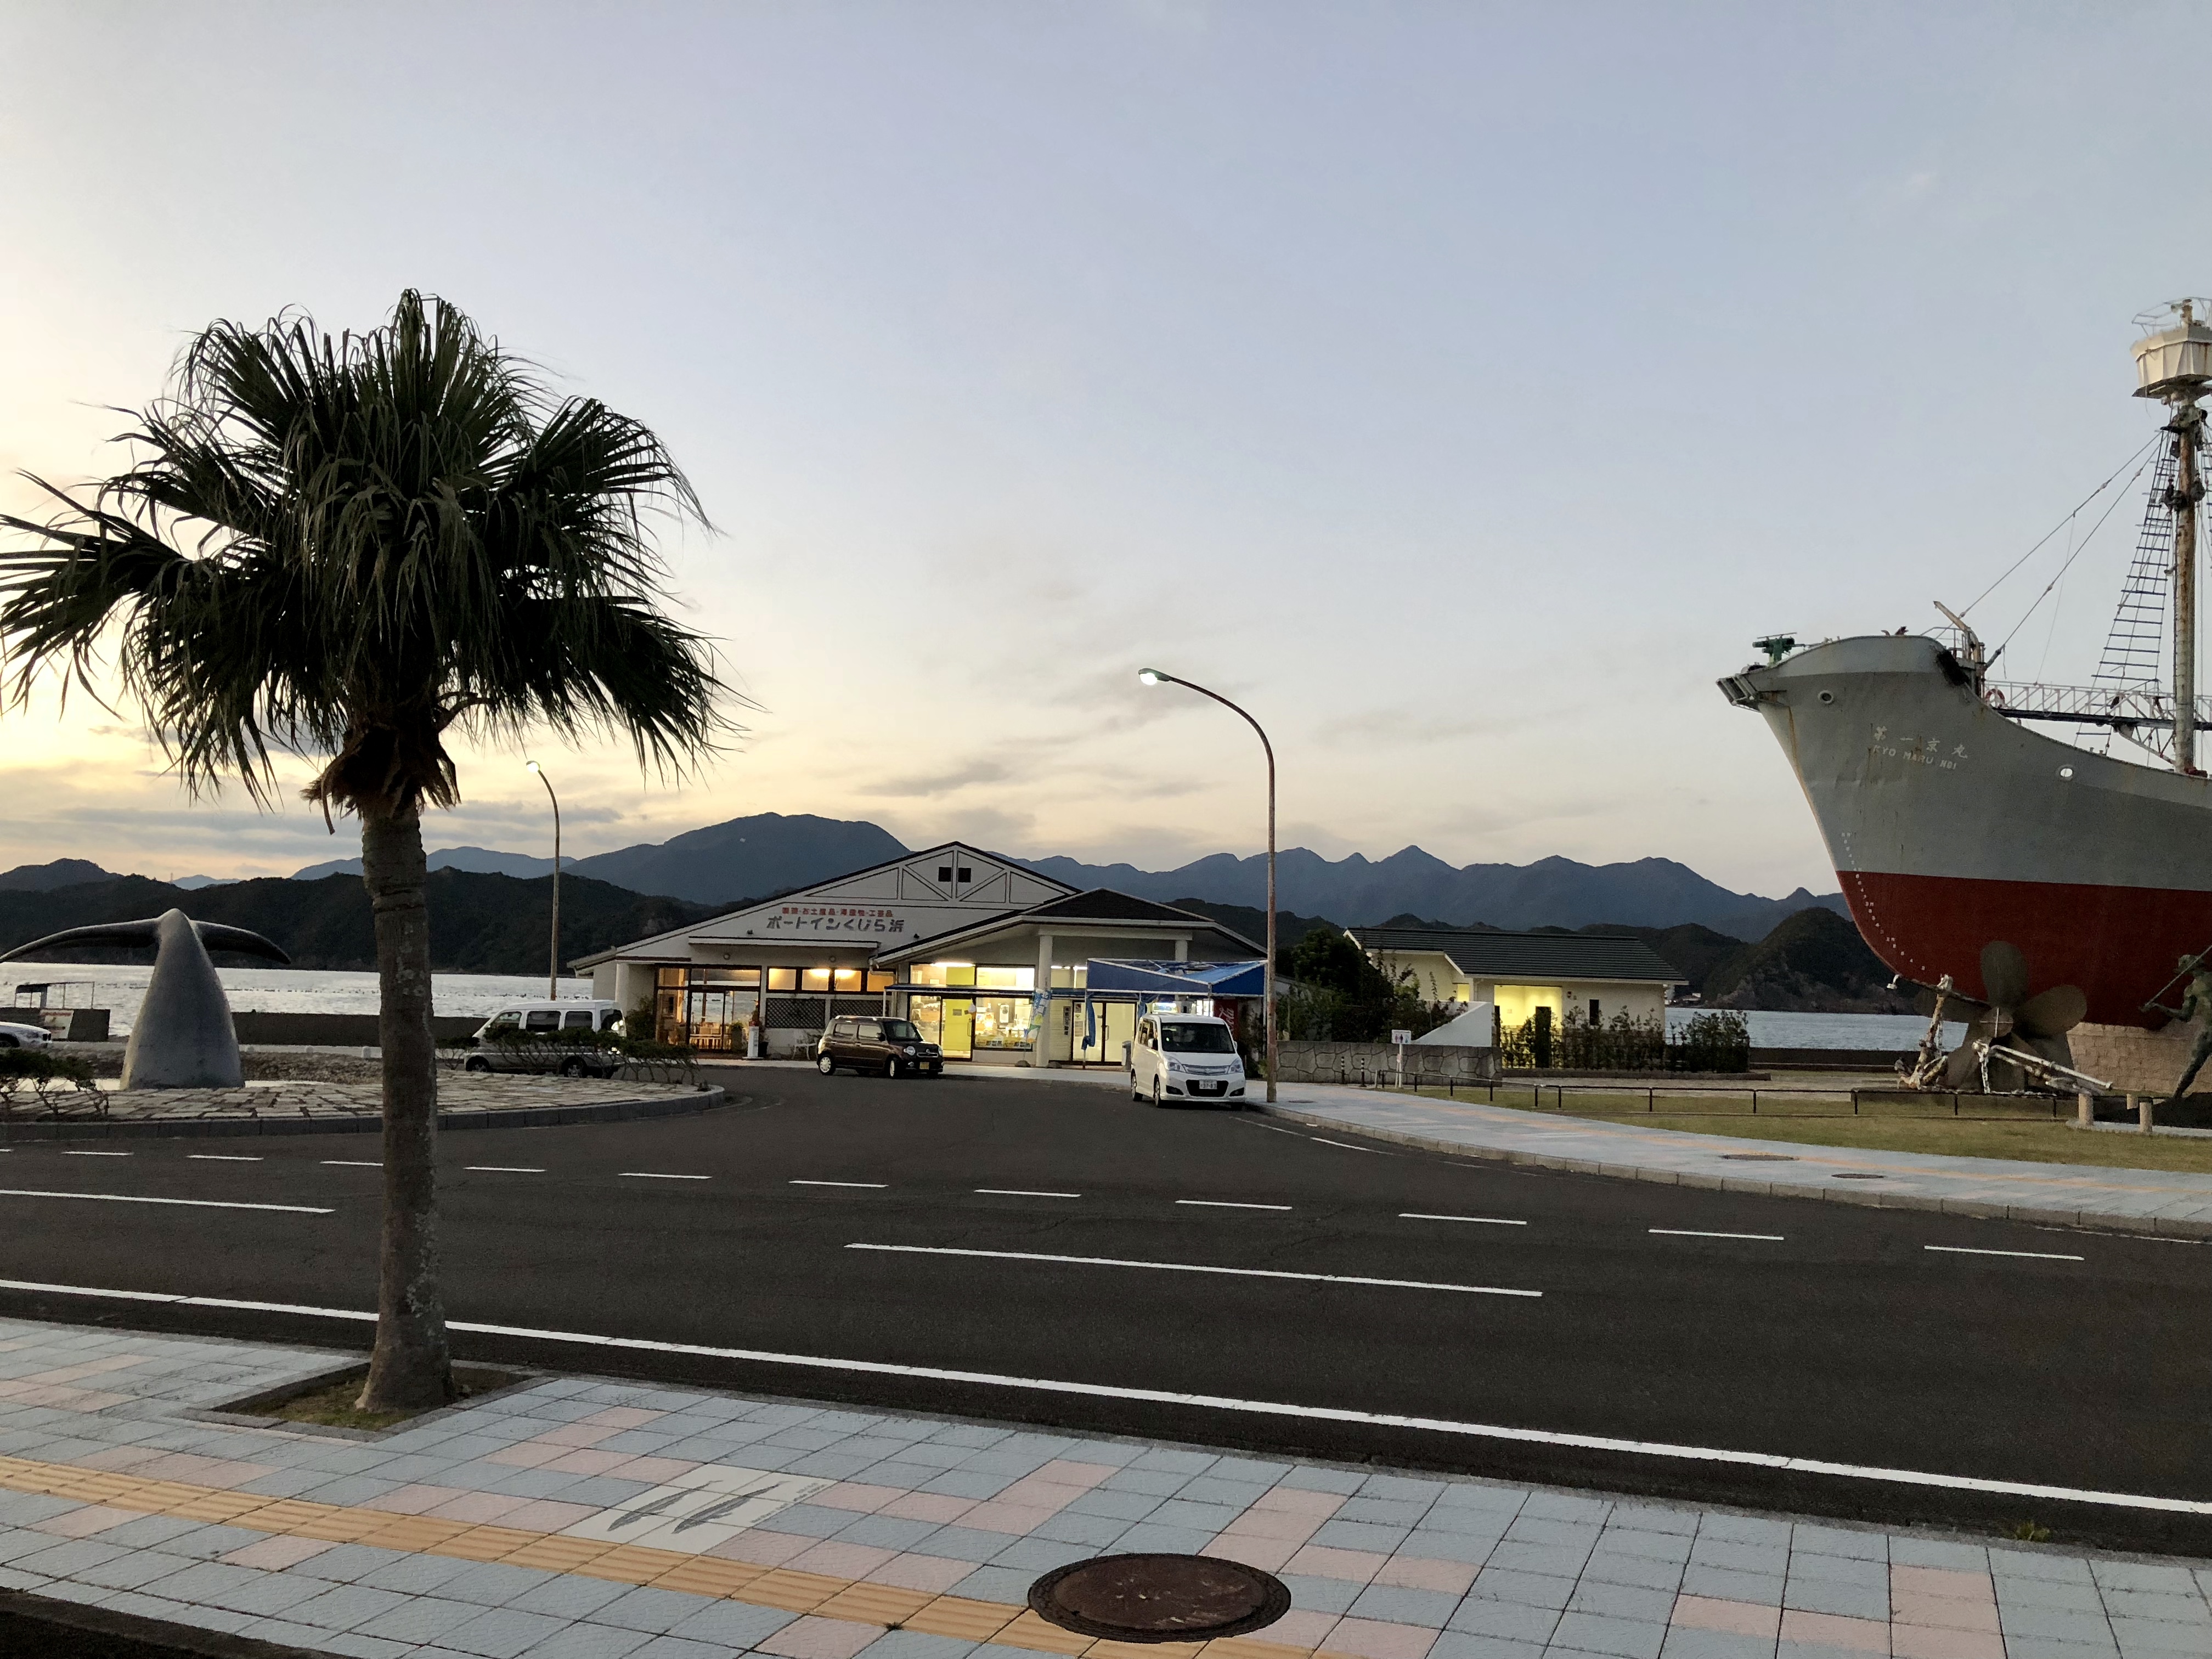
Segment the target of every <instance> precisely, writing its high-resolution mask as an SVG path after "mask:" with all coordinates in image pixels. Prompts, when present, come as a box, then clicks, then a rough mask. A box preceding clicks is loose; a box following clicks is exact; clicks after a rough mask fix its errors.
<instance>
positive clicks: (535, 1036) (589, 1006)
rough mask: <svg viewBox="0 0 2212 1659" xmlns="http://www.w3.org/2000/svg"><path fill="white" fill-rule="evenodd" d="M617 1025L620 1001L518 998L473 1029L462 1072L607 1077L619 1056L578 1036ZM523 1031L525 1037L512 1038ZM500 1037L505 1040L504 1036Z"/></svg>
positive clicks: (617, 1027)
mask: <svg viewBox="0 0 2212 1659" xmlns="http://www.w3.org/2000/svg"><path fill="white" fill-rule="evenodd" d="M621 1029H622V1005H621V1004H619V1003H616V1002H610V1001H606V1000H602V999H598V998H594V999H592V1000H582V999H579V1000H575V1001H573V1002H518V1003H516V1004H514V1005H513V1006H512V1007H507V1008H502V1009H501V1010H500V1011H499V1012H497V1013H495V1014H494V1015H493V1016H492V1017H491V1018H489V1019H488V1020H486V1021H485V1022H484V1023H483V1024H482V1025H480V1026H478V1027H477V1034H476V1038H475V1042H476V1045H477V1046H476V1052H475V1053H473V1054H471V1055H470V1056H469V1057H468V1058H467V1059H466V1060H464V1061H462V1062H461V1069H462V1070H464V1071H467V1072H558V1073H560V1074H561V1075H562V1077H612V1076H613V1075H614V1074H615V1073H616V1072H617V1070H618V1069H619V1068H620V1067H621V1066H622V1063H623V1057H622V1056H621V1055H620V1054H616V1053H614V1052H613V1051H611V1050H610V1049H606V1048H599V1046H597V1045H596V1044H594V1043H592V1042H575V1043H574V1044H564V1043H563V1042H562V1041H561V1037H562V1033H564V1032H574V1033H576V1034H577V1035H578V1036H580V1037H581V1036H586V1035H587V1034H589V1033H593V1032H599V1031H619V1030H621ZM517 1036H528V1037H529V1038H530V1039H531V1040H530V1041H527V1042H516V1041H514V1040H513V1039H514V1038H515V1037H517ZM502 1039H505V1040H504V1041H503V1040H502Z"/></svg>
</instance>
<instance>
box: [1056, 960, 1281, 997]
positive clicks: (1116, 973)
mask: <svg viewBox="0 0 2212 1659" xmlns="http://www.w3.org/2000/svg"><path fill="white" fill-rule="evenodd" d="M1084 980H1085V986H1086V987H1087V988H1088V989H1090V990H1092V991H1139V992H1144V993H1147V994H1151V995H1154V996H1168V997H1259V996H1265V995H1266V994H1267V963H1265V962H1263V961H1255V962H1142V961H1136V960H1132V959H1128V958H1123V957H1091V961H1090V963H1089V965H1088V971H1087V972H1086V973H1085V975H1084Z"/></svg>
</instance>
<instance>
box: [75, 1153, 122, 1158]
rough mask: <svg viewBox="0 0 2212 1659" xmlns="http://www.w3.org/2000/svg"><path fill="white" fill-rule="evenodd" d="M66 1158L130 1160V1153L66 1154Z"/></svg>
mask: <svg viewBox="0 0 2212 1659" xmlns="http://www.w3.org/2000/svg"><path fill="white" fill-rule="evenodd" d="M62 1156H63V1157H64V1158H128V1157H130V1156H131V1154H130V1153H128V1152H64V1153H63V1154H62Z"/></svg>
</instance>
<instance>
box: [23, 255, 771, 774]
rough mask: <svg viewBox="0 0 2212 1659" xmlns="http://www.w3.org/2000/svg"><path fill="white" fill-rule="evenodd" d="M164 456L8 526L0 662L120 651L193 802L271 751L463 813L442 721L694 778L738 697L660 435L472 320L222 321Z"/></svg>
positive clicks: (47, 663)
mask: <svg viewBox="0 0 2212 1659" xmlns="http://www.w3.org/2000/svg"><path fill="white" fill-rule="evenodd" d="M128 439H129V441H131V442H132V443H134V444H135V445H137V447H139V448H140V449H142V450H143V452H144V459H142V460H141V461H139V462H138V463H137V465H133V466H131V468H129V469H128V470H126V471H124V472H121V473H118V474H117V475H116V476H114V477H111V478H107V479H106V480H104V481H102V482H100V483H98V484H97V485H95V486H94V487H92V489H90V490H89V492H88V495H87V496H84V497H80V496H78V495H70V494H68V493H67V492H64V491H62V490H58V489H54V488H53V487H52V486H51V485H45V484H41V486H40V487H41V488H42V489H46V491H47V493H48V494H50V495H53V496H54V497H55V498H56V499H57V501H58V502H59V504H60V505H59V508H58V511H57V513H55V515H54V516H53V517H52V519H50V520H48V521H47V522H46V523H44V524H38V523H33V522H32V521H29V520H21V519H7V518H0V526H4V527H5V528H6V529H7V530H9V531H12V532H18V534H19V536H20V537H21V538H22V539H21V541H20V542H19V543H17V544H9V545H7V546H5V547H0V653H4V656H5V659H6V660H7V662H8V664H9V667H10V669H11V670H12V675H11V678H9V682H8V684H9V690H10V691H11V693H12V695H13V696H15V697H16V698H18V699H19V700H20V699H21V698H22V697H24V696H27V694H28V692H29V690H30V688H31V686H32V684H33V682H34V681H35V680H36V678H38V677H39V675H40V673H41V672H42V671H45V670H46V669H49V668H58V669H60V670H61V671H63V672H64V675H65V676H67V677H69V678H71V679H73V680H74V681H75V682H76V683H78V684H82V685H83V686H85V687H87V688H88V689H89V688H91V687H93V686H94V682H95V678H96V674H97V671H98V665H99V652H100V648H101V646H102V643H103V642H104V641H107V640H109V639H110V638H111V637H112V639H113V640H114V641H115V650H116V657H117V662H116V666H117V670H118V673H119V675H120V678H121V680H122V683H123V685H124V687H125V690H127V691H128V692H129V694H130V695H131V696H132V697H133V698H134V699H136V700H137V702H140V703H141V704H142V705H143V708H145V710H146V713H147V714H148V717H149V721H150V722H151V724H152V725H153V727H154V729H155V731H156V732H157V733H159V734H160V737H161V741H162V742H163V743H164V744H165V745H166V746H167V752H168V755H169V757H170V759H171V761H172V763H173V764H174V765H175V767H176V768H177V769H178V770H179V773H180V774H181V775H183V777H184V778H185V781H186V782H187V783H188V784H189V785H191V787H194V788H196V789H197V788H205V787H215V786H216V785H219V784H220V783H221V782H222V781H226V780H228V779H232V778H235V779H238V780H240V781H243V782H244V783H245V785H246V787H247V788H248V789H249V790H250V791H251V792H252V793H253V794H254V795H255V797H256V798H257V799H265V798H266V796H267V793H268V791H269V789H270V787H271V785H272V779H273V773H272V770H271V764H270V755H271V751H272V750H276V751H286V752H292V753H297V754H304V755H311V756H319V757H330V758H329V763H328V764H327V765H326V766H325V769H324V771H323V773H322V775H321V776H320V777H319V779H318V780H317V781H316V783H315V785H314V787H313V788H312V789H311V790H310V791H309V794H310V796H311V798H313V799H321V800H323V801H325V804H326V805H337V806H339V807H346V806H351V805H361V804H364V803H370V804H374V805H379V806H380V807H384V808H388V809H405V808H411V807H413V806H415V805H417V804H422V803H428V804H431V805H450V804H451V803H452V802H453V800H454V799H457V793H456V783H455V778H454V773H453V763H452V760H451V758H450V757H449V756H448V755H447V752H446V750H445V748H444V744H443V742H442V738H443V734H444V732H446V730H447V727H448V726H455V725H459V726H460V727H461V728H462V729H463V730H465V731H469V732H473V733H477V734H479V735H485V736H494V735H513V734H516V733H519V732H521V731H522V730H523V729H525V728H526V727H529V726H539V725H543V726H550V727H551V728H552V729H553V730H554V731H555V732H558V733H559V734H560V735H561V736H562V737H563V738H568V739H572V740H575V739H581V738H586V737H589V736H593V735H599V734H611V733H619V734H621V735H623V736H624V737H627V738H629V740H630V742H631V743H632V744H633V745H634V746H635V750H636V751H637V755H638V759H639V763H640V764H641V766H652V767H656V768H659V769H664V770H670V771H676V772H681V771H683V770H685V769H688V768H690V766H692V765H694V764H696V763H697V762H699V761H700V760H701V759H702V758H703V757H706V756H707V755H708V754H710V753H711V752H713V751H714V750H715V749H716V748H717V746H718V744H719V742H720V739H721V738H723V737H724V736H725V735H726V734H728V733H731V732H734V731H735V730H736V729H737V728H736V727H735V726H733V725H732V722H731V720H730V718H729V714H728V712H727V711H728V710H729V708H731V707H732V705H735V704H738V703H741V702H743V699H741V698H738V697H737V696H735V694H733V693H732V692H731V691H730V690H729V689H728V688H727V687H726V686H725V685H724V684H722V682H721V681H720V678H718V677H717V675H716V673H715V671H714V653H713V650H712V648H711V646H710V644H709V642H708V641H707V640H706V639H705V638H703V637H702V635H698V634H696V633H695V632H693V631H692V630H690V629H687V628H685V627H684V626H683V625H682V624H680V623H677V622H675V621H673V620H672V619H671V618H670V617H668V616H666V615H665V614H664V612H663V611H662V610H661V608H660V597H661V596H662V595H663V594H664V593H665V589H666V586H667V582H668V571H667V567H666V565H665V561H664V560H663V559H662V557H661V556H660V554H659V549H658V547H657V545H656V543H655V541H654V537H653V530H654V527H655V521H656V520H672V521H677V522H681V521H685V520H689V521H692V522H696V523H697V524H699V525H701V526H706V518H705V514H704V513H703V511H702V508H701V506H700V503H699V500H698V497H697V495H696V493H695V492H694V491H693V489H692V487H691V485H690V482H689V480H687V479H686V478H685V477H684V474H683V472H682V471H681V470H680V469H679V468H678V466H677V465H676V463H675V461H674V460H673V459H672V458H671V456H670V455H669V453H668V452H667V450H666V448H665V447H664V446H663V445H662V443H661V442H660V441H659V438H658V437H657V436H655V435H653V432H651V431H650V430H649V429H648V428H646V427H645V426H643V425H642V424H641V423H640V422H636V421H635V420H632V419H630V418H629V416H623V415H621V414H618V413H617V412H616V411H614V410H610V409H608V408H607V407H606V406H605V404H600V403H599V402H597V401H596V400H594V399H590V398H569V399H566V400H560V401H556V400H555V399H554V398H551V397H550V395H549V394H548V393H547V392H546V391H545V390H544V387H543V386H540V385H539V384H538V381H537V380H535V379H534V378H533V377H532V374H531V373H530V372H529V370H528V368H527V366H526V364H524V363H523V362H521V360H520V359H519V358H517V357H515V356H513V355H512V354H510V353H507V352H506V351H504V350H503V349H501V347H500V345H499V344H498V343H497V342H496V341H495V340H493V339H491V338H489V337H487V336H485V335H484V334H483V333H482V332H481V331H479V330H478V329H477V327H476V325H474V324H473V323H472V322H471V320H470V319H468V318H467V317H466V316H465V315H464V314H463V313H461V312H460V311H459V310H458V309H456V308H455V307H452V306H450V305H448V304H447V303H446V302H445V301H441V300H437V299H435V298H428V297H426V296H423V295H417V294H416V293H413V292H411V291H410V292H409V293H407V294H404V295H402V296H401V298H400V301H399V304H398V307H396V308H395V309H394V311H393V313H392V317H391V319H390V320H389V321H388V322H386V324H385V325H383V326H381V327H380V328H377V329H374V330H371V331H368V332H366V333H362V334H353V333H342V334H337V335H332V334H330V333H327V332H325V331H322V330H320V329H319V328H318V327H317V325H315V324H314V322H313V320H312V319H309V318H307V317H305V316H303V315H300V314H296V313H293V314H288V315H285V316H282V317H277V318H275V319H270V322H268V323H267V324H265V325H262V326H261V327H258V328H249V327H246V326H245V325H240V324H237V323H232V322H218V323H216V324H214V325H211V326H210V328H208V329H207V330H205V331H204V332H203V333H201V334H200V335H199V337H197V339H195V340H194V341H193V342H192V343H191V345H190V346H189V347H188V348H187V349H186V350H185V353H184V355H183V356H182V357H181V358H180V360H179V364H178V368H177V371H176V373H175V374H174V376H173V380H172V385H171V390H170V392H169V395H168V396H167V397H166V398H162V399H161V400H159V401H157V402H156V403H155V404H152V405H150V406H149V407H148V408H147V409H146V410H143V411H142V412H141V413H140V416H139V419H138V425H137V429H135V430H134V431H133V432H131V434H129V435H128Z"/></svg>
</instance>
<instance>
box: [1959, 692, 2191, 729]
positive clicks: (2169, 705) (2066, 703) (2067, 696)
mask: <svg viewBox="0 0 2212 1659" xmlns="http://www.w3.org/2000/svg"><path fill="white" fill-rule="evenodd" d="M1982 696H1983V699H1984V702H1987V703H1988V704H1989V706H1990V708H1994V709H1996V711H1997V713H1999V714H2002V715H2004V716H2005V717H2006V718H2007V719H2008V720H2063V721H2064V722H2066V723H2068V724H2069V725H2075V726H2110V727H2112V729H2113V730H2114V731H2116V732H2131V731H2134V730H2136V729H2137V728H2139V727H2141V728H2145V729H2152V730H2160V731H2164V730H2170V729H2171V728H2172V725H2173V698H2172V696H2171V695H2170V694H2168V693H2167V692H2166V691H2165V690H2162V689H2160V688H2159V687H2156V686H2118V685H2051V684H2044V683H2042V682H2040V681H2034V680H1991V681H1990V683H1989V684H1987V685H1985V686H1984V688H1983V690H1982ZM2197 721H2198V723H2199V724H2200V725H2203V724H2206V723H2208V722H2212V696H2206V697H2199V698H2198V699H2197Z"/></svg>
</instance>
